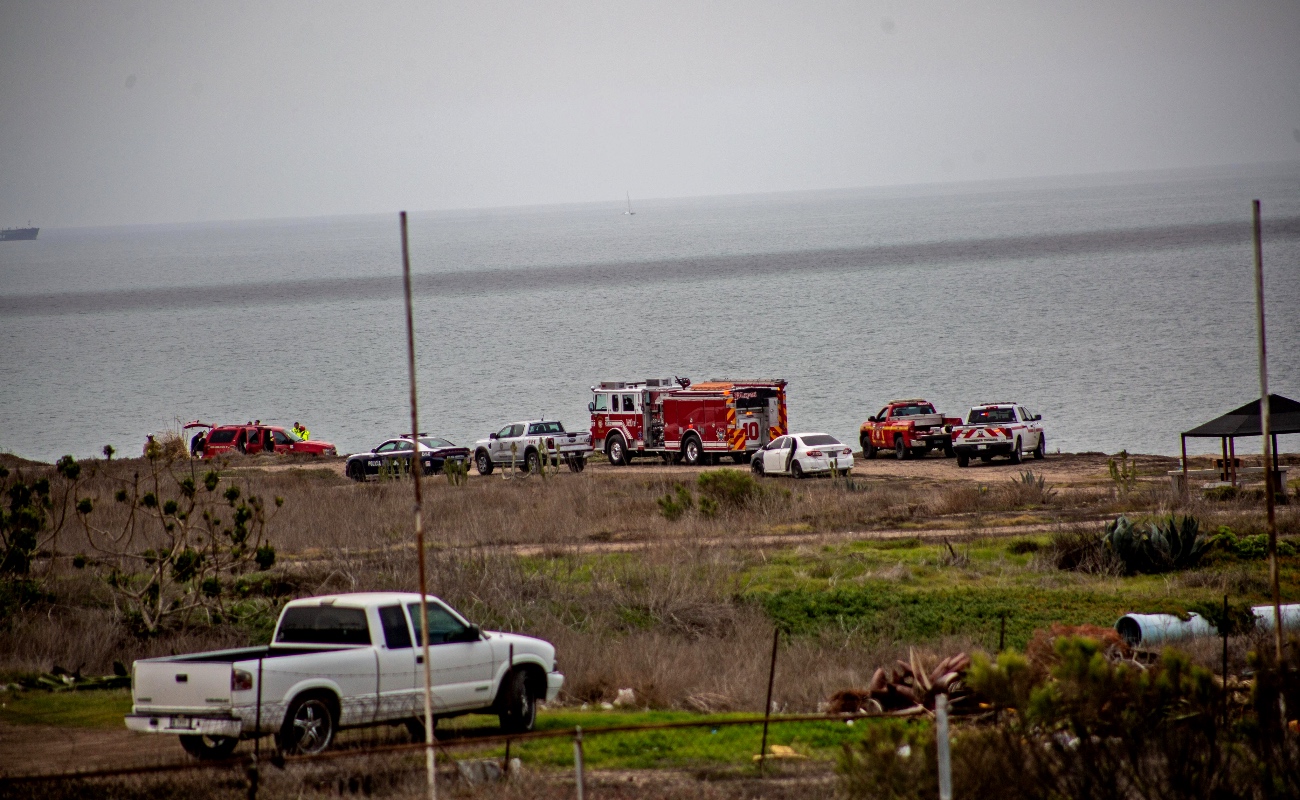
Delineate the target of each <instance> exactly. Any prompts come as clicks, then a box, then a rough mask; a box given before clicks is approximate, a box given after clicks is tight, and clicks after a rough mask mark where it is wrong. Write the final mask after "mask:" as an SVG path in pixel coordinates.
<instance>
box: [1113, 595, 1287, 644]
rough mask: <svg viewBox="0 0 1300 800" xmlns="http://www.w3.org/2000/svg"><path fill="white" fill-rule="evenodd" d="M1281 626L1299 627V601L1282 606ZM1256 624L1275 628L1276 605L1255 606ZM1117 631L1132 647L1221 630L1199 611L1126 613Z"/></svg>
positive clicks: (1268, 628)
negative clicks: (1184, 613)
mask: <svg viewBox="0 0 1300 800" xmlns="http://www.w3.org/2000/svg"><path fill="white" fill-rule="evenodd" d="M1281 610H1282V629H1283V630H1288V629H1296V628H1300V603H1293V604H1291V605H1285V606H1282V609H1281ZM1251 611H1253V612H1254V614H1255V627H1256V628H1257V629H1259V630H1262V631H1271V630H1273V606H1271V605H1268V606H1255V607H1254V608H1252V609H1251ZM1115 631H1116V632H1117V633H1119V635H1120V636H1122V637H1124V641H1126V642H1128V644H1129V646H1130V647H1140V648H1143V649H1149V648H1152V647H1158V646H1160V645H1162V644H1165V643H1166V642H1173V641H1177V640H1179V639H1189V638H1191V637H1193V636H1217V635H1218V634H1219V632H1218V630H1216V629H1215V627H1214V626H1213V625H1211V624H1210V623H1209V621H1208V620H1206V619H1205V618H1203V617H1202V616H1201V615H1200V614H1191V615H1189V616H1188V618H1187V619H1180V618H1179V617H1177V616H1175V615H1173V614H1125V615H1124V616H1122V617H1120V618H1119V621H1118V622H1116V623H1115Z"/></svg>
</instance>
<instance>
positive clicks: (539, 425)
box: [528, 422, 564, 436]
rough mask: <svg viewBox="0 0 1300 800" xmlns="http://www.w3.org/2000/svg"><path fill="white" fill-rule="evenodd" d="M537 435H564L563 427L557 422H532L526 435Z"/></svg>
mask: <svg viewBox="0 0 1300 800" xmlns="http://www.w3.org/2000/svg"><path fill="white" fill-rule="evenodd" d="M539 433H564V426H563V425H562V424H560V423H558V422H534V423H533V424H531V425H529V426H528V435H529V436H533V435H536V434H539Z"/></svg>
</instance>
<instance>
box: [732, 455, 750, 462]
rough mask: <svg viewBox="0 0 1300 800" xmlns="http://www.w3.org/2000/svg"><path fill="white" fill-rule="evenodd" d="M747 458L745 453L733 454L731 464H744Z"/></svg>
mask: <svg viewBox="0 0 1300 800" xmlns="http://www.w3.org/2000/svg"><path fill="white" fill-rule="evenodd" d="M746 458H747V456H746V455H745V454H744V453H732V454H731V463H733V464H744V463H745V460H746Z"/></svg>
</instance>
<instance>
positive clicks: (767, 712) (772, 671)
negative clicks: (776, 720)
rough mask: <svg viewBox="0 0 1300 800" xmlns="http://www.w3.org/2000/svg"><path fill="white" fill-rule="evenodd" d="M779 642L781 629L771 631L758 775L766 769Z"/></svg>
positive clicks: (760, 775) (761, 774)
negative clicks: (768, 732) (770, 650)
mask: <svg viewBox="0 0 1300 800" xmlns="http://www.w3.org/2000/svg"><path fill="white" fill-rule="evenodd" d="M780 642H781V629H780V628H779V627H778V628H774V629H773V630H772V665H771V666H770V667H769V668H768V670H767V703H765V704H764V705H763V743H762V744H761V745H759V750H758V775H759V777H762V776H763V771H764V769H765V768H766V767H767V723H768V720H769V719H771V717H772V684H773V683H775V682H776V648H777V645H778V644H780Z"/></svg>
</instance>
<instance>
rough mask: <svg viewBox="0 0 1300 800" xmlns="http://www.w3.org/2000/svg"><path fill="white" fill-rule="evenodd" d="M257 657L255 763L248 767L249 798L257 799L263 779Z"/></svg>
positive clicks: (260, 662)
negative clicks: (258, 787)
mask: <svg viewBox="0 0 1300 800" xmlns="http://www.w3.org/2000/svg"><path fill="white" fill-rule="evenodd" d="M265 655H266V654H265V653H263V654H262V655H259V656H258V657H257V711H256V712H255V713H254V717H253V765H252V766H251V767H249V768H248V800H257V786H258V784H259V783H261V779H262V764H261V760H262V661H263V659H264V658H265Z"/></svg>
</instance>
